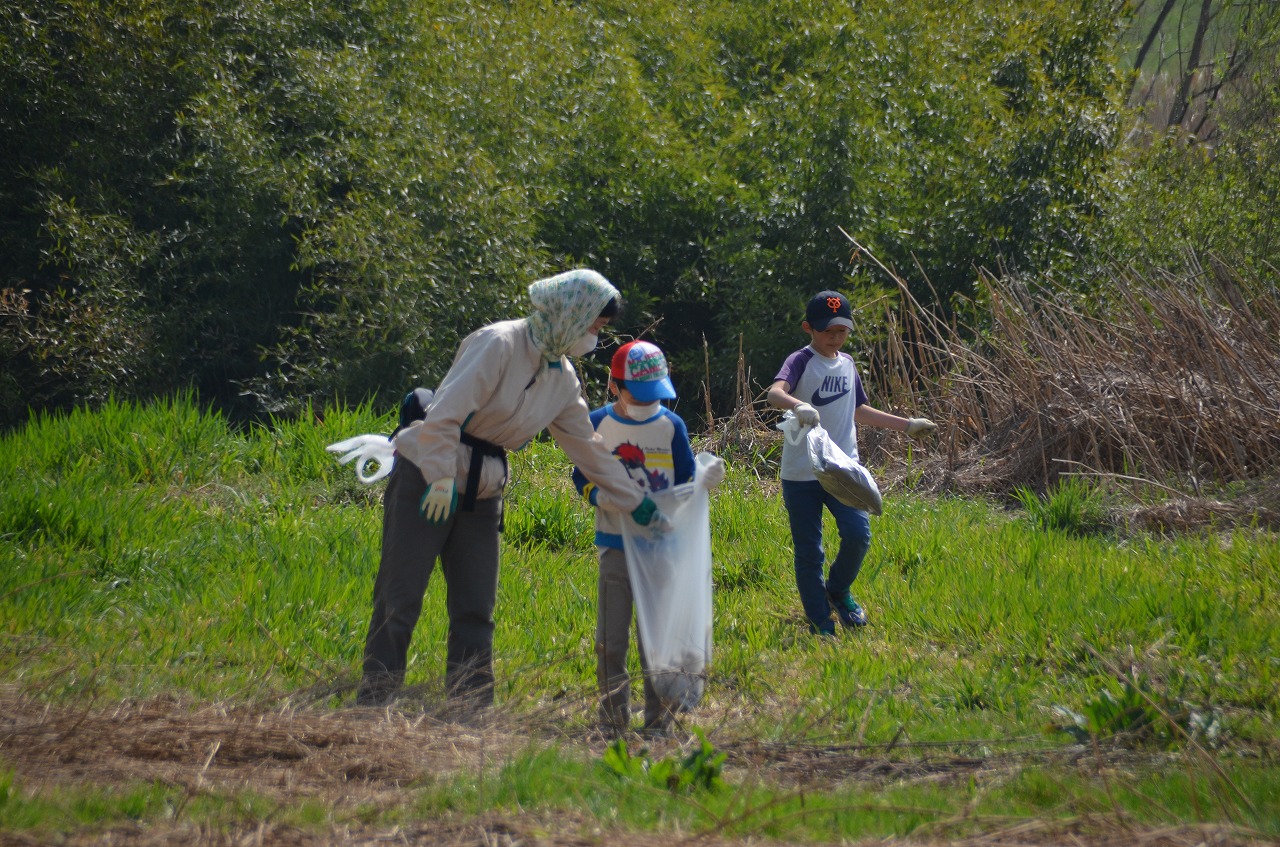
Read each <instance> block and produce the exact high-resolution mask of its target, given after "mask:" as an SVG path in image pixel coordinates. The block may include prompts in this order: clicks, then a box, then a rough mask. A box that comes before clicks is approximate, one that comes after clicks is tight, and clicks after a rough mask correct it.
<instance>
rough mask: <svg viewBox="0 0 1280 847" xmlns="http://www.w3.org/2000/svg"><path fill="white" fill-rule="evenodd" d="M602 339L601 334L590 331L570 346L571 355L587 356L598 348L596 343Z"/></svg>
mask: <svg viewBox="0 0 1280 847" xmlns="http://www.w3.org/2000/svg"><path fill="white" fill-rule="evenodd" d="M599 341H600V336H598V335H596V334H595V333H592V332H588V333H587V334H586V335H584V336H582V337H581V338H579V339H578V340H577V341H575V342H574V344H573V346H572V347H570V348H569V355H570V356H585V355H587V354H588V353H590V352H591V351H592V350H594V349H596V344H597V343H598V342H599Z"/></svg>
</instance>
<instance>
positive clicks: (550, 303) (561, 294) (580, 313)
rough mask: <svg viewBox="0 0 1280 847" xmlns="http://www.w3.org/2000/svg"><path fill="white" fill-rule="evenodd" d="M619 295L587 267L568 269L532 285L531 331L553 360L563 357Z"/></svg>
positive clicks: (534, 339) (536, 342) (602, 278)
mask: <svg viewBox="0 0 1280 847" xmlns="http://www.w3.org/2000/svg"><path fill="white" fill-rule="evenodd" d="M617 296H618V289H616V288H614V287H613V285H612V284H611V283H610V282H609V280H607V279H605V278H604V277H603V276H601V275H600V274H598V273H596V272H595V271H592V270H587V269H586V268H579V269H577V270H572V271H565V272H564V273H562V274H556V275H555V276H549V277H547V278H546V279H540V280H538V281H537V282H535V283H534V284H533V285H530V286H529V299H530V300H532V301H533V314H531V315H529V334H530V336H531V337H532V338H533V343H534V345H535V346H536V347H537V348H538V349H539V350H541V351H542V354H543V355H544V356H546V357H547V358H548V359H550V360H556V359H559V358H560V357H561V356H563V355H565V354H566V353H567V352H569V350H570V349H572V347H573V346H574V344H575V343H576V342H578V341H579V340H581V338H582V337H583V336H584V335H586V334H587V331H588V330H589V329H591V324H593V323H594V322H595V320H596V318H598V317H600V312H601V311H602V310H603V309H604V307H605V306H607V305H608V304H609V301H610V300H612V299H613V298H615V297H617Z"/></svg>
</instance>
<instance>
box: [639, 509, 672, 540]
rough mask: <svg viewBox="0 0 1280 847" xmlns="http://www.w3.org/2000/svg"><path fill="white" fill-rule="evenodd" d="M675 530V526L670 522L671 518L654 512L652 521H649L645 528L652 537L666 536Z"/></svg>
mask: <svg viewBox="0 0 1280 847" xmlns="http://www.w3.org/2000/svg"><path fill="white" fill-rule="evenodd" d="M675 528H676V525H675V524H673V523H672V522H671V518H669V517H667V516H666V515H664V514H662V512H659V511H655V512H654V513H653V519H652V520H650V521H649V524H648V526H647V527H646V529H648V530H649V532H651V533H653V534H654V535H666V534H668V533H670V532H674V531H675Z"/></svg>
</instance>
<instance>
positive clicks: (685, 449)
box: [666, 409, 696, 485]
mask: <svg viewBox="0 0 1280 847" xmlns="http://www.w3.org/2000/svg"><path fill="white" fill-rule="evenodd" d="M666 412H667V417H669V418H671V423H672V424H674V429H675V432H673V433H672V435H671V473H672V475H673V476H674V477H675V484H676V485H681V484H683V483H686V482H689V481H690V480H692V479H693V473H694V471H695V470H696V465H695V463H694V461H693V447H692V446H691V445H690V444H689V428H688V427H686V426H685V425H684V420H683V419H681V417H680V416H679V415H677V414H676V413H675V412H673V411H671V410H670V409H667V410H666Z"/></svg>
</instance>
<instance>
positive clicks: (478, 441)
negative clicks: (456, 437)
mask: <svg viewBox="0 0 1280 847" xmlns="http://www.w3.org/2000/svg"><path fill="white" fill-rule="evenodd" d="M462 443H463V444H465V445H467V446H468V447H470V448H471V465H470V466H469V467H468V468H467V490H466V491H465V492H463V494H462V507H461V510H462V511H464V512H470V511H472V510H474V509H475V507H476V489H478V488H479V487H480V470H481V467H482V466H483V465H484V457H485V456H492V457H493V458H495V459H501V460H502V478H503V480H505V479H506V478H507V473H508V470H509V468H508V467H507V451H506V450H504V449H503V448H501V447H499V446H498V445H497V444H492V443H490V442H488V441H485V440H484V439H483V438H476V437H475V436H474V435H471V434H469V433H466V432H464V433H462Z"/></svg>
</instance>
